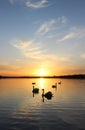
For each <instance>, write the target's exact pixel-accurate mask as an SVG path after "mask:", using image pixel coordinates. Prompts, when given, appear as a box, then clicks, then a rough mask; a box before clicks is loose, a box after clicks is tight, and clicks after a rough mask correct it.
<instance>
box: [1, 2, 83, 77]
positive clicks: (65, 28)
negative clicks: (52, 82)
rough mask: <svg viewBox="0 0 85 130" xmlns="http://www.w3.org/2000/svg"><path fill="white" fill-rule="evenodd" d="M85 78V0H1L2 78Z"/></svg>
mask: <svg viewBox="0 0 85 130" xmlns="http://www.w3.org/2000/svg"><path fill="white" fill-rule="evenodd" d="M66 74H85V0H0V75H66Z"/></svg>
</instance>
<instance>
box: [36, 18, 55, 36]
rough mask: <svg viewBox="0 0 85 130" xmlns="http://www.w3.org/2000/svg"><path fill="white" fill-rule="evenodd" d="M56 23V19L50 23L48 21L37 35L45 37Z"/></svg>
mask: <svg viewBox="0 0 85 130" xmlns="http://www.w3.org/2000/svg"><path fill="white" fill-rule="evenodd" d="M55 23H56V20H55V19H51V20H50V21H46V22H45V23H44V24H42V25H41V26H40V28H39V29H38V30H37V34H40V35H44V34H46V33H47V32H49V31H50V30H51V29H52V28H53V25H54V24H55Z"/></svg>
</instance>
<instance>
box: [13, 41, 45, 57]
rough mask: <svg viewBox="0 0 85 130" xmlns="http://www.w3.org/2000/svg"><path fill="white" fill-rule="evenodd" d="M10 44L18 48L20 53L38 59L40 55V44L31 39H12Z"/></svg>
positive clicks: (41, 51)
mask: <svg viewBox="0 0 85 130" xmlns="http://www.w3.org/2000/svg"><path fill="white" fill-rule="evenodd" d="M11 45H12V46H13V47H15V48H17V49H19V50H20V52H21V53H22V55H24V56H25V57H28V58H32V59H39V58H41V56H42V53H43V50H42V48H41V46H40V44H38V43H35V42H34V41H33V40H29V41H21V40H13V41H12V42H11Z"/></svg>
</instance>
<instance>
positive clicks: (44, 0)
mask: <svg viewBox="0 0 85 130" xmlns="http://www.w3.org/2000/svg"><path fill="white" fill-rule="evenodd" d="M47 5H48V0H38V2H31V1H27V2H26V6H27V7H28V8H34V9H39V8H43V7H46V6H47Z"/></svg>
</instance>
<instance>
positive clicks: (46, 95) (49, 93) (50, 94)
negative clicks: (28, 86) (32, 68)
mask: <svg viewBox="0 0 85 130" xmlns="http://www.w3.org/2000/svg"><path fill="white" fill-rule="evenodd" d="M42 91H43V93H42V97H45V98H47V99H51V98H52V96H53V94H52V92H50V91H48V92H47V93H44V89H42Z"/></svg>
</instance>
